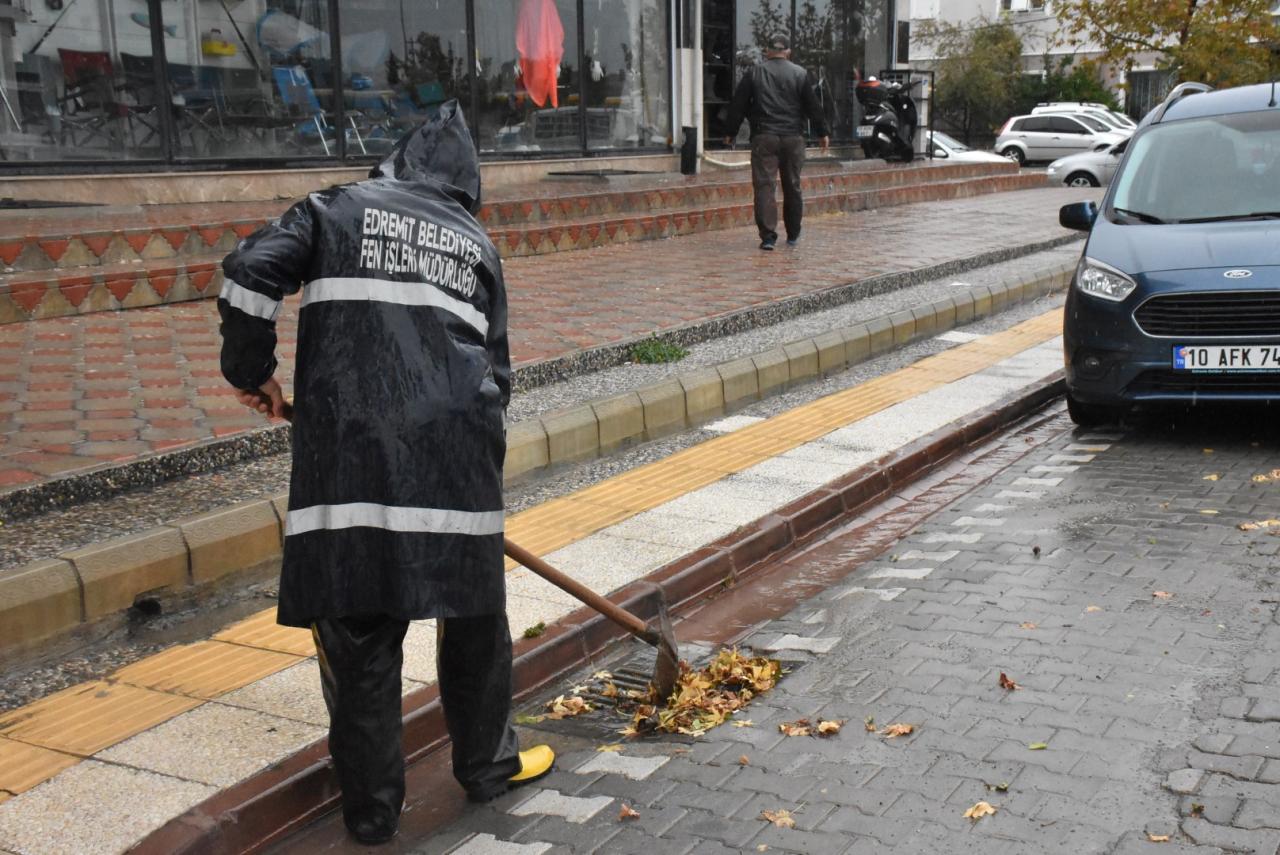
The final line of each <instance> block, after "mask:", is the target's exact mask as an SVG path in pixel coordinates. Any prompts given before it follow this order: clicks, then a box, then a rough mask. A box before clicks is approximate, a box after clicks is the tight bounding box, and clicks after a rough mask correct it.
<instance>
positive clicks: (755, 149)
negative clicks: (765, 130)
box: [751, 134, 804, 241]
mask: <svg viewBox="0 0 1280 855" xmlns="http://www.w3.org/2000/svg"><path fill="white" fill-rule="evenodd" d="M803 167H804V137H802V136H799V135H798V134H797V135H795V136H779V135H777V134H756V135H755V136H753V137H752V138H751V184H752V187H753V188H754V190H755V212H756V228H757V229H759V231H760V240H762V241H766V240H767V241H776V240H777V239H778V200H777V198H776V196H775V193H776V191H775V190H774V188H775V187H776V186H777V184H776V183H775V182H776V180H777V178H778V177H779V176H781V177H782V221H783V223H784V224H785V225H786V228H787V240H795V239H797V238H799V237H800V221H801V220H802V219H804V199H803V198H802V197H801V195H800V170H801V169H802V168H803Z"/></svg>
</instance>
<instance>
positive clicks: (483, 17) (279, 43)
mask: <svg viewBox="0 0 1280 855" xmlns="http://www.w3.org/2000/svg"><path fill="white" fill-rule="evenodd" d="M895 5H896V3H895V0H0V173H4V172H9V173H10V174H17V175H40V174H46V173H49V174H52V173H62V174H67V173H76V172H103V171H129V172H149V171H155V172H174V171H192V170H227V169H264V170H265V169H279V168H283V167H287V166H298V165H309V166H324V165H338V166H341V165H344V164H350V165H356V164H359V163H362V162H369V161H373V160H376V159H377V158H378V157H379V156H381V155H382V154H383V153H385V152H386V151H387V150H388V149H389V148H390V147H391V145H392V144H393V143H394V141H395V139H396V138H397V137H398V136H399V135H400V134H401V133H403V132H404V131H405V130H407V129H408V128H411V127H413V126H414V125H415V124H417V123H419V122H421V121H422V120H424V119H425V118H427V117H428V116H430V115H431V114H432V111H433V110H435V109H436V108H437V107H438V106H439V105H440V104H441V103H443V102H444V101H446V100H448V99H450V98H457V99H459V101H460V102H461V103H462V105H463V107H464V110H465V112H466V115H467V116H468V119H469V121H470V123H471V126H472V129H473V133H474V135H475V138H476V142H477V147H478V148H479V150H480V152H481V155H482V157H483V158H486V159H489V160H504V159H529V158H551V157H556V158H564V157H577V158H583V157H599V156H607V155H611V154H620V153H626V154H628V155H632V156H634V155H636V154H643V153H670V152H671V151H672V150H673V147H675V146H678V145H679V143H680V140H679V139H678V137H679V136H680V134H679V133H678V130H679V129H680V128H682V127H694V128H697V129H698V135H699V137H700V138H705V139H708V140H715V139H718V136H717V132H718V131H719V130H720V128H719V127H717V122H722V120H723V108H724V106H725V104H726V102H727V100H728V96H729V94H730V93H731V91H732V86H733V84H734V83H735V82H736V80H737V79H738V78H740V76H741V74H742V73H743V71H744V69H745V68H746V67H747V65H748V64H749V63H750V62H751V61H753V60H754V58H755V57H758V48H759V45H760V44H761V43H762V42H763V40H764V38H765V37H766V36H767V35H768V34H769V33H771V32H774V31H776V30H778V29H782V30H784V31H787V32H790V33H792V35H793V41H794V43H795V59H796V60H797V61H799V62H801V63H802V64H804V65H805V66H806V67H808V68H809V69H810V71H811V72H812V73H813V75H814V79H815V81H816V82H817V84H818V86H819V92H820V95H821V96H822V97H823V99H824V105H825V107H826V109H827V110H828V117H829V119H830V120H831V121H832V124H833V125H834V126H835V127H836V129H837V134H843V135H844V136H846V137H847V136H849V135H851V134H852V119H851V116H852V109H851V103H850V102H851V97H850V90H849V86H848V82H849V79H850V77H851V75H852V74H854V73H855V72H856V73H870V74H875V73H877V72H878V71H879V70H880V69H881V68H885V67H888V66H889V65H890V64H891V62H892V50H893V44H892V34H893V27H894V21H895V12H896V9H895Z"/></svg>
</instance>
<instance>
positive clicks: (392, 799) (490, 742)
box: [312, 613, 520, 828]
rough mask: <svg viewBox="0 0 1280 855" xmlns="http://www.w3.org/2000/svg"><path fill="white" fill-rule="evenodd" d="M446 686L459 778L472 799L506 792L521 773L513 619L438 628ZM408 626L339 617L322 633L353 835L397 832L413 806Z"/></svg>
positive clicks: (325, 684)
mask: <svg viewBox="0 0 1280 855" xmlns="http://www.w3.org/2000/svg"><path fill="white" fill-rule="evenodd" d="M436 625H437V633H438V639H439V644H438V645H437V651H438V652H437V662H438V668H437V673H438V681H439V687H440V702H441V705H442V706H443V707H444V715H445V722H446V724H447V726H448V728H449V736H450V738H451V739H452V741H453V774H454V777H455V778H457V779H458V783H460V784H461V785H462V786H463V788H465V789H466V790H467V791H468V792H472V793H477V794H483V795H488V794H489V793H491V792H494V791H497V792H501V791H502V790H503V789H505V787H506V781H507V779H508V778H510V777H511V776H512V775H515V774H516V773H517V772H519V771H520V756H519V755H520V746H519V743H518V741H517V738H516V732H515V730H514V728H512V726H511V722H510V716H511V633H510V630H509V628H508V627H507V616H506V614H505V613H504V614H496V615H481V616H477V617H465V618H445V619H443V620H440V621H438V622H437V624H436ZM408 629H409V624H408V622H407V621H403V620H395V619H393V618H388V617H361V618H331V619H326V620H321V621H317V622H316V623H315V624H314V625H313V627H312V633H313V635H314V636H315V639H316V649H317V651H318V653H319V659H320V675H321V685H322V688H323V690H324V701H325V705H326V706H327V707H328V708H329V753H330V755H331V756H332V757H333V765H334V768H335V770H336V771H337V773H338V782H339V784H340V785H341V786H342V813H343V819H344V820H345V821H346V823H347V825H348V827H352V826H354V825H356V824H358V823H362V822H365V823H368V822H372V823H374V824H377V825H379V826H389V827H392V828H394V827H395V824H396V822H398V820H399V816H400V810H401V808H402V807H403V806H404V749H403V747H402V745H401V730H402V727H401V718H400V669H401V666H402V665H403V662H404V651H403V648H402V643H403V641H404V636H405V633H406V632H407V631H408Z"/></svg>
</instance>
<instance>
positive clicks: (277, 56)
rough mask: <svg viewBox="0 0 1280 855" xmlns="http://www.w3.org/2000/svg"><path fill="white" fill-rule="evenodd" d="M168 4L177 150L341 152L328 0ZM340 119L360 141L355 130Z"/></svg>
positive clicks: (262, 154)
mask: <svg viewBox="0 0 1280 855" xmlns="http://www.w3.org/2000/svg"><path fill="white" fill-rule="evenodd" d="M164 12H165V21H164V25H165V29H166V36H165V42H164V44H165V55H166V56H167V58H168V63H169V87H170V91H171V95H172V102H173V113H174V133H175V135H176V141H175V143H176V144H175V148H176V151H177V154H178V156H179V157H198V158H202V157H212V158H246V157H247V158H271V157H332V156H336V155H337V153H338V134H339V133H340V131H339V129H338V128H337V126H336V118H335V116H334V114H333V103H334V99H333V92H334V81H333V63H332V61H331V59H330V56H331V54H330V36H329V29H330V27H329V15H328V9H327V4H326V2H325V0H243V2H241V3H236V4H229V3H204V2H191V3H181V4H166V5H165V7H164ZM170 31H172V32H170ZM344 124H346V128H345V133H346V134H347V138H348V141H349V142H350V143H352V144H354V141H355V134H356V130H355V128H354V127H352V125H351V123H349V122H347V123H344Z"/></svg>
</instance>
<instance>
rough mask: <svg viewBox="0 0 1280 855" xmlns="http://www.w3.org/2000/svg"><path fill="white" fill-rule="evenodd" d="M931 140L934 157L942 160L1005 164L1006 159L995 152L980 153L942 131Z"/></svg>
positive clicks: (934, 134) (936, 133) (935, 133)
mask: <svg viewBox="0 0 1280 855" xmlns="http://www.w3.org/2000/svg"><path fill="white" fill-rule="evenodd" d="M930 139H931V140H932V142H933V146H932V147H933V156H934V157H935V158H940V159H942V160H956V161H961V162H964V163H1004V161H1005V158H1003V157H1001V156H1000V155H998V154H996V153H995V152H993V151H978V150H977V149H973V148H969V146H967V145H965V144H964V143H962V142H960V140H958V139H956V138H955V137H952V136H948V135H947V134H944V133H942V131H934V132H933V134H932V136H931V137H930Z"/></svg>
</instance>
